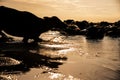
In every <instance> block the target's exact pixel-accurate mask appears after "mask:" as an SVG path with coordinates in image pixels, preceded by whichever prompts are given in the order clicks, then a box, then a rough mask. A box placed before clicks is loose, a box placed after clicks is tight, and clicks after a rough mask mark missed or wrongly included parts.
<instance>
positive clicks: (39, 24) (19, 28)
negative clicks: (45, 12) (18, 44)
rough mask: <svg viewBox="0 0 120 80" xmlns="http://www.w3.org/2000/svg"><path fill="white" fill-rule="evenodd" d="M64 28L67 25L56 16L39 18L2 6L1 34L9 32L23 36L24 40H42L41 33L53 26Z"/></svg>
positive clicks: (0, 14) (0, 16) (0, 18)
mask: <svg viewBox="0 0 120 80" xmlns="http://www.w3.org/2000/svg"><path fill="white" fill-rule="evenodd" d="M55 27H57V28H62V27H66V25H65V24H64V23H63V22H62V21H61V20H60V19H59V18H58V17H56V16H52V17H44V18H39V17H37V16H36V15H34V14H32V13H30V12H27V11H19V10H16V9H13V8H9V7H5V6H0V35H1V36H4V33H3V31H4V32H6V33H7V34H10V35H13V36H18V37H23V42H28V39H34V41H36V42H37V41H41V40H42V39H40V38H39V36H40V34H42V33H43V32H46V31H48V30H50V29H52V28H55Z"/></svg>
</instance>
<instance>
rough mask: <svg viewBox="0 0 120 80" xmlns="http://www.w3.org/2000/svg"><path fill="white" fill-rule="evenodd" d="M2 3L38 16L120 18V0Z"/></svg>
mask: <svg viewBox="0 0 120 80" xmlns="http://www.w3.org/2000/svg"><path fill="white" fill-rule="evenodd" d="M0 5H3V6H7V7H11V8H15V9H18V10H22V11H29V12H32V13H33V14H35V15H37V16H38V17H41V18H42V17H44V16H57V17H59V18H60V19H61V20H66V19H74V20H75V21H82V20H87V21H90V22H100V21H108V22H115V21H118V20H120V0H0Z"/></svg>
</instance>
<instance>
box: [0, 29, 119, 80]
mask: <svg viewBox="0 0 120 80" xmlns="http://www.w3.org/2000/svg"><path fill="white" fill-rule="evenodd" d="M40 37H41V38H43V39H44V40H46V41H43V42H39V43H38V44H33V43H30V44H24V43H22V42H21V38H20V39H18V38H15V40H13V41H11V42H8V43H4V44H3V43H2V44H0V46H1V47H0V80H120V38H116V39H111V38H109V37H105V38H104V39H103V40H86V38H85V37H84V36H79V35H78V36H77V35H76V36H63V35H60V34H59V32H55V31H54V32H53V31H52V32H51V31H49V32H47V33H44V34H42V35H41V36H40ZM113 43H114V44H113Z"/></svg>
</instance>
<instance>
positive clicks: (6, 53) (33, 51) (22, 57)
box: [0, 43, 67, 74]
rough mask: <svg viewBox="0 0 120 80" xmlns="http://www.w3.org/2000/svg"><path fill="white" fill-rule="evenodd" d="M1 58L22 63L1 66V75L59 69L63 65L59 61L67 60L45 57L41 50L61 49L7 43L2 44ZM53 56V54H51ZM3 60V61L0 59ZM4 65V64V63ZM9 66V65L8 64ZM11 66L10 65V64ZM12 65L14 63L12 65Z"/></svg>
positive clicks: (58, 57)
mask: <svg viewBox="0 0 120 80" xmlns="http://www.w3.org/2000/svg"><path fill="white" fill-rule="evenodd" d="M0 45H1V46H2V47H0V56H1V58H2V59H5V60H6V57H7V58H12V59H14V60H18V61H21V63H20V64H16V65H7V66H6V65H2V66H0V73H1V74H20V73H25V72H28V71H30V68H43V67H48V68H56V69H57V68H58V67H59V65H62V64H63V63H62V62H60V61H59V60H63V61H64V60H67V57H65V56H62V57H61V56H50V55H43V53H40V52H41V49H46V50H50V49H51V50H52V51H54V50H56V49H59V48H54V49H53V48H50V47H49V48H48V47H45V46H42V45H39V44H34V43H30V44H23V43H5V44H0ZM49 54H51V53H49ZM0 60H1V59H0ZM3 63H4V62H3ZM6 64H7V63H6ZM9 64H10V63H9ZM11 64H12V63H11Z"/></svg>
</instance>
